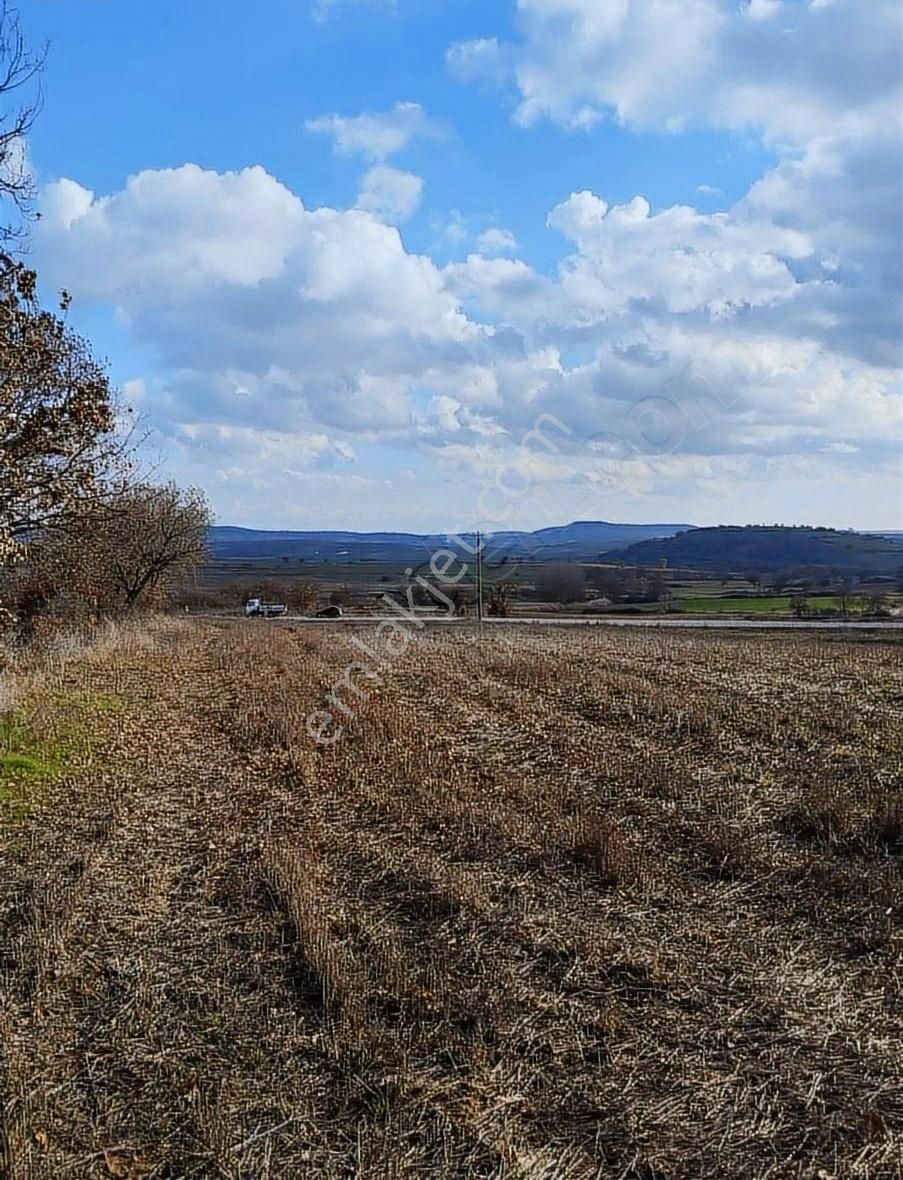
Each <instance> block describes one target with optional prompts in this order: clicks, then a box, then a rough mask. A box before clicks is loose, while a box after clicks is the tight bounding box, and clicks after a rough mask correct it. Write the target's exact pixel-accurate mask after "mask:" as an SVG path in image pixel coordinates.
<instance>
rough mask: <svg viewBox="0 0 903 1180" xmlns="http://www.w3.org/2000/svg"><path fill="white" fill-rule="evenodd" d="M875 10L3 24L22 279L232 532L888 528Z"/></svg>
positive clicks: (228, 11)
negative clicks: (103, 369) (34, 191)
mask: <svg viewBox="0 0 903 1180" xmlns="http://www.w3.org/2000/svg"><path fill="white" fill-rule="evenodd" d="M897 7H898V6H897V5H896V3H894V2H893V0H874V3H871V4H870V5H869V6H868V7H867V9H864V8H863V7H862V6H861V4H857V3H855V2H854V0H749V2H747V0H730V2H728V0H681V2H680V3H678V2H677V0H636V2H635V3H633V4H630V5H628V4H626V3H623V2H622V0H611V2H610V3H609V4H606V5H600V4H599V3H598V2H597V0H510V2H509V0H504V2H502V0H499V2H497V3H488V4H487V3H482V4H479V3H475V2H471V0H453V2H447V3H439V2H438V0H396V3H395V4H388V3H378V2H376V0H373V2H369V3H368V2H366V0H360V2H354V0H331V2H329V3H320V4H309V3H307V2H306V0H295V2H289V0H270V2H268V3H267V4H266V5H261V6H259V10H258V11H256V12H249V9H248V7H247V6H246V5H239V4H238V3H233V2H232V0H196V2H194V3H192V4H191V5H185V4H177V3H174V2H172V0H165V2H162V3H158V4H156V5H154V6H152V7H148V6H145V5H136V4H111V3H109V2H108V0H68V2H67V3H60V2H58V0H35V3H33V4H31V5H30V6H29V7H28V8H27V9H26V10H25V11H23V12H22V14H21V16H22V22H23V26H24V28H25V31H26V32H27V35H28V37H29V39H30V41H31V42H32V44H33V45H38V44H40V43H41V42H43V41H44V40H45V39H46V40H48V41H49V42H50V54H49V59H48V64H47V69H46V75H45V79H44V91H45V102H44V109H43V111H42V113H41V116H40V118H39V120H38V122H37V124H36V126H35V128H34V131H33V133H32V136H31V141H30V144H29V155H30V160H31V163H32V166H33V168H34V170H35V174H36V177H37V180H38V183H39V187H40V194H41V195H40V201H41V206H42V212H43V216H42V220H41V222H40V223H39V225H38V226H37V228H36V230H35V233H34V240H33V243H32V246H31V253H32V256H33V258H34V260H35V263H36V265H37V266H38V267H39V270H40V273H41V275H42V277H43V278H44V280H45V283H46V285H47V287H48V289H50V288H52V287H53V286H58V285H60V286H66V287H67V288H69V289H70V290H72V292H73V294H74V295H75V305H74V310H73V313H72V315H73V319H74V322H75V323H76V325H77V326H78V327H79V328H81V329H82V330H83V331H85V332H86V334H88V335H89V336H90V337H91V339H92V340H93V341H94V342H95V345H96V347H97V350H98V351H99V352H100V353H102V354H104V355H107V356H109V358H110V362H111V369H112V373H113V376H114V378H115V379H116V381H117V383H118V384H119V385H120V386H121V387H122V388H123V392H124V397H125V398H126V399H127V400H129V401H131V402H133V403H134V404H135V405H136V406H137V407H139V408H140V409H141V411H142V413H143V414H144V416H145V420H146V421H147V422H148V423H149V425H150V426H151V427H152V429H153V443H152V453H153V455H154V457H155V460H157V459H159V461H160V463H161V464H162V466H161V469H162V470H164V471H165V472H166V473H167V474H168V475H171V476H172V477H173V478H177V479H180V480H186V481H190V482H193V483H200V484H202V485H203V486H204V487H205V488H206V489H207V490H208V493H209V494H210V496H211V499H212V500H213V502H214V505H215V507H216V508H217V510H218V511H219V513H220V515H221V518H222V519H223V520H224V521H228V522H229V523H242V524H255V525H260V526H266V525H271V526H273V527H299V528H301V527H358V528H382V527H406V528H424V529H427V528H429V529H440V528H445V527H449V528H453V527H465V526H467V525H468V524H469V523H472V522H473V521H474V520H475V519H477V518H478V517H479V518H481V519H486V518H487V517H491V516H492V514H493V513H495V514H496V515H497V516H500V517H501V516H503V517H504V519H499V520H498V521H497V524H498V527H503V526H505V527H507V526H517V527H539V526H542V525H545V524H550V523H559V522H560V521H562V520H564V519H568V518H570V517H573V516H581V517H604V518H606V519H621V520H656V519H659V520H661V519H668V520H694V521H698V522H699V523H715V522H718V521H722V520H723V521H755V520H769V521H771V520H785V521H788V522H797V521H800V522H808V523H831V524H838V525H843V526H853V527H888V528H889V527H900V526H901V506H900V494H899V492H900V468H899V460H900V446H899V443H900V434H899V427H900V422H901V400H900V388H899V360H900V357H899V323H900V321H899V307H900V298H899V297H900V292H899V281H900V277H899V195H900V193H899V189H900V161H899V139H898V115H899V99H900V93H899V92H900V62H899V28H898V25H899V14H898V12H897ZM543 415H545V416H546V421H554V423H556V425H555V426H554V427H553V428H552V430H553V432H554V442H553V441H551V437H552V436H551V435H549V434H543V435H542V438H541V440H540V441H539V443H537V442H536V439H535V436H534V439H533V442H532V443H530V442H528V443H526V444H525V442H524V440H525V438H526V439H528V440H529V439H530V436H531V430H533V429H534V428H535V425H536V423H537V421H538V420H539V419H540V418H541V417H542V416H543ZM505 473H507V474H505ZM515 485H516V486H517V489H518V490H517V493H516V494H514V493H512V492H510V490H509V492H508V493H507V494H504V495H503V494H502V492H501V491H500V489H501V488H502V487H507V488H509V489H510V488H512V487H514V486H515ZM491 523H492V522H491V521H490V525H491Z"/></svg>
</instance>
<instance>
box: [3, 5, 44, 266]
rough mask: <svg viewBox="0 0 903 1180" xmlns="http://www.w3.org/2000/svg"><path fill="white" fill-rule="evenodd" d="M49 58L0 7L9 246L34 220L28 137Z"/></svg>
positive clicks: (11, 12)
mask: <svg viewBox="0 0 903 1180" xmlns="http://www.w3.org/2000/svg"><path fill="white" fill-rule="evenodd" d="M46 56H47V50H46V47H43V48H42V49H41V50H40V51H39V52H37V53H34V52H32V51H31V50H30V49H29V48H28V45H27V43H26V41H25V38H24V36H23V35H22V30H21V28H20V26H19V16H18V13H17V12H16V10H15V8H13V7H11V6H10V5H9V4H8V3H6V2H5V0H3V2H0V206H4V207H5V208H4V216H3V224H2V225H0V241H2V242H5V243H7V244H8V243H9V242H10V241H11V240H13V239H15V238H17V237H19V236H20V234H21V223H22V222H27V221H28V220H29V219H30V218H31V217H32V216H33V214H34V206H33V201H34V195H35V194H34V180H33V178H32V175H31V170H30V169H29V167H28V153H27V149H26V137H27V135H28V133H29V131H30V130H31V127H32V124H33V123H34V120H35V117H36V115H37V114H38V111H39V110H40V107H41V89H40V75H41V71H42V69H43V67H44V61H45V59H46Z"/></svg>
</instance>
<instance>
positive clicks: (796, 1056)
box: [0, 623, 903, 1180]
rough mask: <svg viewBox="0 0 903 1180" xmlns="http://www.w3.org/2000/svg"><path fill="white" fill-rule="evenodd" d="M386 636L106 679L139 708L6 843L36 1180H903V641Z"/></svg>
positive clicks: (295, 632) (86, 686) (19, 819)
mask: <svg viewBox="0 0 903 1180" xmlns="http://www.w3.org/2000/svg"><path fill="white" fill-rule="evenodd" d="M373 636H374V633H373V631H372V630H371V631H365V630H364V629H361V631H360V633H359V634H358V633H356V632H354V631H353V630H347V629H343V630H342V632H341V633H339V632H337V631H335V630H326V629H324V630H322V631H321V630H313V629H302V628H297V629H292V628H291V627H273V628H270V627H264V628H261V629H258V628H254V627H242V626H238V627H229V626H227V625H222V626H221V625H217V624H214V623H199V624H196V625H194V626H190V625H188V624H186V625H185V626H184V627H182V628H178V629H177V628H172V627H170V628H168V629H166V630H164V631H161V633H160V635H159V637H158V639H157V640H156V643H155V646H154V648H153V649H152V650H148V651H140V652H137V651H130V652H126V653H120V654H119V655H114V656H112V657H109V656H108V657H106V658H104V659H102V660H101V659H99V658H97V659H92V658H91V657H90V656H89V657H85V658H84V659H82V660H81V661H80V662H78V663H77V664H74V665H73V666H72V667H71V668H69V669H68V670H67V672H66V674H65V678H64V687H65V688H66V691H67V692H69V693H70V694H76V695H78V696H80V698H84V697H85V695H86V694H94V696H98V697H99V696H104V698H105V699H106V698H112V697H113V696H114V695H115V699H116V700H117V701H118V702H121V708H119V709H117V711H116V712H115V714H112V713H110V712H107V713H104V714H103V715H101V716H99V717H98V719H97V721H96V726H97V733H96V735H95V736H94V740H93V742H92V756H91V758H90V759H89V760H85V761H84V764H77V765H73V766H72V767H70V768H69V770H68V771H67V772H66V773H64V774H61V775H60V776H58V777H57V778H55V779H53V780H52V781H50V782H43V783H42V784H41V789H40V792H39V794H38V795H37V797H36V799H35V803H34V807H33V808H32V809H31V811H30V812H29V813H27V814H25V815H24V816H23V814H22V813H21V809H20V810H19V811H17V813H16V815H15V816H14V817H12V816H7V817H6V819H5V821H4V828H3V852H2V859H0V867H2V873H3V897H2V905H3V911H2V923H0V956H2V985H3V990H4V997H3V998H4V1004H3V1016H2V1023H0V1049H2V1084H3V1088H4V1105H3V1110H4V1115H5V1122H4V1130H3V1153H4V1154H3V1158H4V1160H5V1165H4V1166H5V1173H3V1174H4V1175H6V1176H7V1177H9V1178H10V1180H12V1178H19V1177H37V1178H44V1177H47V1178H50V1177H58V1176H63V1175H71V1176H76V1177H89V1176H90V1177H103V1176H111V1175H112V1176H128V1177H161V1178H163V1177H167V1178H176V1177H178V1178H181V1177H189V1176H196V1177H207V1176H209V1177H214V1176H219V1177H234V1178H236V1180H238V1178H239V1177H241V1178H250V1177H255V1178H264V1177H266V1178H269V1177H286V1178H288V1177H291V1178H294V1177H306V1176H310V1177H355V1176H361V1177H372V1178H376V1177H387V1178H388V1177H399V1178H400V1177H420V1176H461V1177H498V1178H501V1177H524V1178H532V1180H540V1178H542V1180H553V1178H558V1180H584V1178H587V1180H589V1178H591V1177H605V1178H607V1177H611V1178H616V1177H617V1178H624V1180H628V1178H633V1180H683V1178H686V1180H690V1178H693V1180H695V1178H698V1177H703V1176H712V1177H722V1176H723V1177H765V1176H768V1177H811V1180H819V1178H823V1177H837V1178H838V1180H839V1178H841V1177H847V1176H858V1177H866V1178H881V1177H892V1176H896V1175H898V1174H899V1171H900V1168H901V1165H903V1155H901V1139H900V1125H901V1116H903V1092H901V1082H900V1077H901V1065H903V1055H901V1049H900V1036H899V1034H900V1016H901V1010H900V937H899V935H900V927H899V921H900V904H901V893H900V875H899V872H900V862H899V856H900V851H901V818H903V809H901V798H903V795H901V790H903V725H901V721H903V661H901V659H900V655H901V648H900V647H899V646H895V645H894V644H892V643H890V642H887V643H885V642H874V643H853V642H852V641H849V640H846V639H832V640H830V641H825V640H824V639H818V638H816V637H814V636H805V635H785V634H781V635H769V636H751V635H743V636H741V635H733V636H732V635H729V634H727V633H724V634H720V633H712V634H693V635H681V634H677V633H667V634H658V633H656V634H651V633H648V632H631V631H627V630H624V631H620V630H619V631H612V632H580V633H565V632H559V631H555V630H549V631H543V632H542V633H528V634H520V633H519V634H516V635H515V634H513V633H510V634H509V633H507V632H505V631H503V630H496V629H494V630H493V631H492V633H491V634H490V635H487V636H486V637H485V638H483V639H481V640H479V641H477V640H476V637H475V636H474V635H470V634H465V633H462V632H451V631H449V632H443V633H437V634H433V633H430V634H428V635H422V636H419V637H418V638H416V639H415V640H414V641H412V642H411V643H410V645H409V646H408V647H407V650H405V651H403V652H402V653H400V654H398V655H397V656H396V657H395V658H392V659H389V658H386V659H385V661H384V663H383V664H382V665H381V667H380V674H379V676H378V677H376V678H368V677H366V676H365V675H364V674H363V672H362V671H361V669H360V668H358V669H356V670H355V671H353V673H352V676H351V680H347V679H346V671H347V670H348V668H349V666H350V665H351V664H352V663H353V662H358V663H360V662H361V661H362V659H364V657H363V656H362V650H363V649H362V648H361V646H360V644H359V643H358V642H357V640H360V641H361V642H363V643H365V644H367V645H370V646H371V647H372V644H373V642H374V638H373ZM370 666H371V667H372V665H370ZM343 681H344V684H343ZM350 683H353V684H355V685H357V690H358V691H354V690H352V689H349V687H348V685H349V684H350ZM337 686H339V687H337ZM330 698H332V699H331V700H330ZM337 702H338V704H337ZM326 712H328V713H330V714H331V715H332V717H333V719H334V721H333V724H332V726H331V727H330V728H328V729H324V728H322V726H323V724H324V713H326ZM312 718H314V719H315V720H314V721H313V722H312V721H311V719H312ZM318 728H320V730H321V733H322V735H324V736H326V737H327V738H328V741H325V742H322V743H321V744H318V743H317V742H315V741H314V740H312V737H311V733H312V732H316V731H317V730H318ZM339 728H341V732H340V733H339ZM333 738H334V739H335V740H332V739H333ZM21 794H22V790H21V789H20V791H19V792H18V795H19V796H21Z"/></svg>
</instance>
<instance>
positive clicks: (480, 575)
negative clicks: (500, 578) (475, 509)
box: [477, 528, 483, 628]
mask: <svg viewBox="0 0 903 1180" xmlns="http://www.w3.org/2000/svg"><path fill="white" fill-rule="evenodd" d="M477 622H478V623H479V624H480V627H481V628H482V626H483V534H482V533H481V532H480V530H479V528H477Z"/></svg>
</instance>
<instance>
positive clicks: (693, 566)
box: [610, 525, 903, 575]
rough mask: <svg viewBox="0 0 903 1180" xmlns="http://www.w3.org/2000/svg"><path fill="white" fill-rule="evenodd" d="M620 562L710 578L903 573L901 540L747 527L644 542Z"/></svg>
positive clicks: (619, 553)
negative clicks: (707, 574) (664, 567)
mask: <svg viewBox="0 0 903 1180" xmlns="http://www.w3.org/2000/svg"><path fill="white" fill-rule="evenodd" d="M610 556H613V557H615V558H617V559H618V560H620V561H625V562H629V563H630V564H636V565H648V566H657V565H661V563H662V562H667V564H668V566H669V567H670V568H671V569H688V570H705V571H710V572H712V573H719V574H722V573H725V574H726V573H740V574H742V573H746V572H753V571H755V572H757V573H776V572H790V571H793V572H799V573H816V572H819V571H820V572H836V573H846V574H881V575H888V574H897V573H903V538H893V537H888V536H883V535H875V534H871V533H853V532H838V531H837V530H835V529H817V528H792V527H777V526H759V525H748V526H746V527H734V526H726V525H723V526H720V527H718V528H702V529H692V530H691V531H689V532H681V533H678V534H676V535H673V536H671V537H665V538H659V539H656V540H648V541H640V542H638V543H636V544H633V545H629V546H627V547H625V548H623V549H620V550H618V551H617V552H616V553H615V554H612V555H610Z"/></svg>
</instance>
